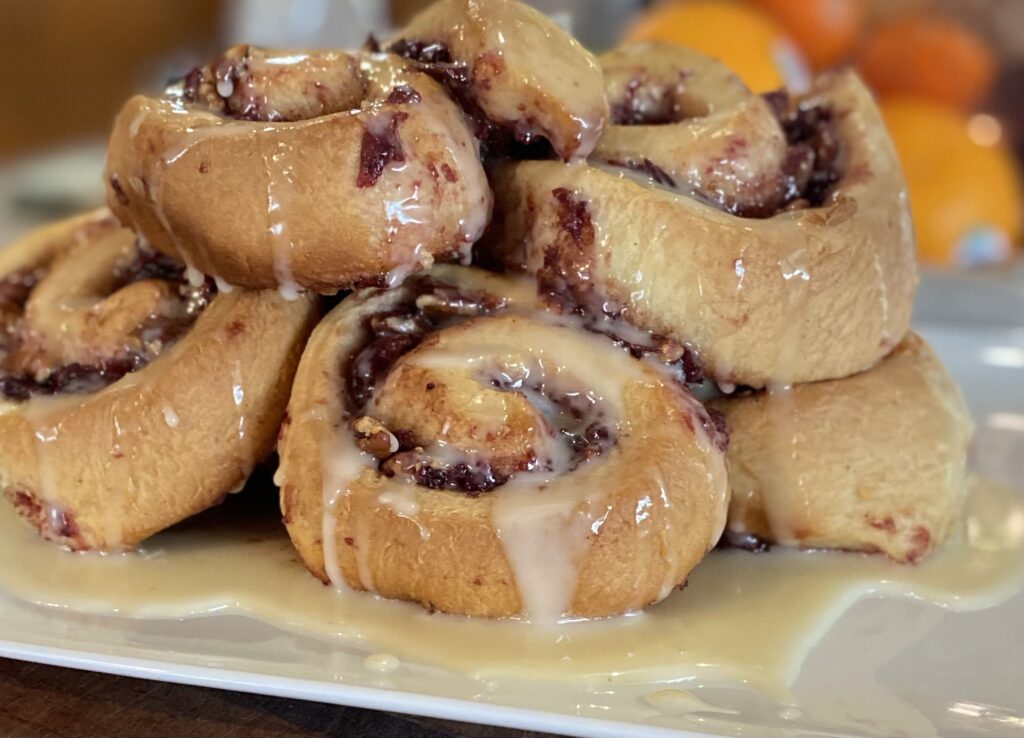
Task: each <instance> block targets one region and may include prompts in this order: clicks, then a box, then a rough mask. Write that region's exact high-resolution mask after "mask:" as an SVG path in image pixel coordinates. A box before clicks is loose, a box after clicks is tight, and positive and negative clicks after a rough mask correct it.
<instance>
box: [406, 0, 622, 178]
mask: <svg viewBox="0 0 1024 738" xmlns="http://www.w3.org/2000/svg"><path fill="white" fill-rule="evenodd" d="M387 48H388V49H389V50H390V51H391V52H393V53H396V54H400V55H401V56H404V57H406V58H408V59H410V60H412V61H413V62H414V63H416V64H417V65H418V66H419V67H420V68H422V69H424V70H425V71H427V72H428V73H430V74H432V75H434V76H435V77H436V78H437V79H439V80H440V81H441V82H442V83H443V84H444V85H445V87H447V88H448V90H449V91H450V92H451V94H452V96H453V97H454V98H455V99H456V100H457V101H458V102H459V103H460V105H462V107H463V109H464V110H465V111H466V112H467V113H468V114H469V116H470V118H471V119H472V120H473V121H474V123H475V126H476V131H477V135H478V136H479V137H480V138H482V139H483V140H484V142H485V144H487V145H488V148H490V149H498V150H499V151H503V150H507V148H508V147H509V145H510V144H512V143H516V144H520V145H529V144H532V143H538V142H539V140H540V139H543V140H544V141H546V142H547V143H548V144H549V145H550V147H551V149H553V150H554V152H555V154H556V155H557V156H559V157H560V158H562V159H565V160H569V159H574V158H584V157H586V156H587V155H588V154H589V153H590V152H591V151H592V150H593V148H594V145H595V144H596V142H597V140H598V137H599V136H600V135H601V131H602V130H603V129H604V127H605V122H606V120H607V118H608V102H607V100H606V99H605V95H604V92H603V90H602V82H601V71H600V69H599V68H598V66H597V62H596V60H595V59H594V57H593V55H591V54H590V52H588V51H587V50H586V49H584V48H583V47H582V46H580V44H579V42H577V41H576V39H574V38H572V36H570V35H569V34H567V33H565V32H564V31H562V29H560V28H559V27H558V26H556V25H555V24H554V23H553V22H552V21H551V20H550V19H548V18H546V17H545V16H544V15H542V14H541V13H539V12H537V11H536V10H534V9H533V8H531V7H529V6H527V5H525V4H523V3H520V2H516V0H439V1H438V2H435V3H433V4H432V5H430V6H429V7H427V8H426V9H425V10H423V11H422V12H421V13H420V14H419V15H417V16H415V17H414V18H413V19H412V20H411V21H410V22H409V24H408V25H406V27H405V28H403V29H402V30H401V31H400V32H399V34H398V36H397V37H396V39H395V40H393V41H392V42H391V43H390V44H389V45H388V47H387Z"/></svg>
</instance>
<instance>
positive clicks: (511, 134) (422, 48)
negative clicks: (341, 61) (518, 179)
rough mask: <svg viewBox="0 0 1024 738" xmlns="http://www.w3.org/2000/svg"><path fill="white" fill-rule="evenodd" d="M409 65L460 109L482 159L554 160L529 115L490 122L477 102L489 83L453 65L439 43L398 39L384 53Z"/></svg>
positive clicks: (464, 66)
mask: <svg viewBox="0 0 1024 738" xmlns="http://www.w3.org/2000/svg"><path fill="white" fill-rule="evenodd" d="M387 50H388V51H390V52H391V53H392V54H396V55H398V56H401V57H403V58H404V59H407V60H408V61H410V62H412V63H413V64H414V65H415V66H416V67H417V68H418V69H419V70H420V71H422V72H424V73H425V74H428V75H430V76H431V77H433V78H434V79H435V80H437V82H439V83H440V84H441V86H443V87H444V88H445V90H447V92H448V94H449V95H450V96H451V98H452V99H453V100H455V102H456V103H457V104H458V105H459V107H460V108H462V112H463V113H464V114H465V116H466V118H467V119H468V120H469V123H470V125H471V126H472V129H473V134H474V135H475V136H476V138H477V139H478V140H479V141H480V150H481V156H483V157H484V158H485V159H491V158H496V157H507V158H514V159H553V158H555V155H554V150H553V149H552V148H551V145H550V144H549V143H548V141H547V140H546V139H544V138H543V137H540V136H537V135H536V134H535V133H534V126H533V120H531V118H530V117H529V116H528V115H525V114H524V117H523V118H521V119H520V120H518V121H516V122H514V123H503V122H498V121H495V120H492V119H491V118H490V117H488V115H487V113H485V112H484V110H483V109H482V108H481V107H480V104H479V103H478V102H477V87H478V86H480V85H482V84H486V83H487V82H488V80H483V81H478V80H476V79H474V75H473V74H472V72H471V70H470V68H469V66H468V65H467V64H465V63H464V62H459V61H455V59H454V58H453V57H452V52H451V49H450V48H448V46H447V45H446V44H443V43H440V42H438V41H421V40H417V39H405V38H403V39H398V40H397V41H395V42H394V43H392V44H391V46H390V47H388V49H387Z"/></svg>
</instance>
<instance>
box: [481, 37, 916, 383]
mask: <svg viewBox="0 0 1024 738" xmlns="http://www.w3.org/2000/svg"><path fill="white" fill-rule="evenodd" d="M603 63H604V64H605V65H606V70H607V80H606V81H607V84H608V85H609V88H610V89H609V96H610V98H611V99H612V103H613V104H612V108H613V120H615V121H617V125H613V126H612V127H611V128H610V130H609V131H608V133H607V134H606V136H605V137H604V138H603V139H602V141H601V142H600V144H599V145H598V147H597V149H596V150H595V152H594V155H593V156H592V157H591V160H590V163H588V164H577V165H573V166H561V165H558V164H555V163H552V162H539V161H529V162H515V163H510V164H507V165H505V166H503V167H502V168H500V169H499V170H497V171H496V173H495V196H496V203H497V205H496V207H497V212H496V219H495V222H494V224H493V227H492V228H491V229H490V230H489V232H488V235H487V237H486V245H485V248H484V249H483V252H484V253H485V254H486V255H487V258H489V259H490V260H491V261H493V262H494V263H496V264H499V265H503V266H505V267H509V268H514V269H519V270H525V271H527V272H530V273H531V274H534V275H535V276H536V277H537V278H538V281H539V283H540V288H541V290H542V291H544V292H546V293H547V294H549V295H551V296H553V297H554V298H555V299H556V300H557V301H558V302H560V303H561V304H563V305H564V306H566V307H567V308H568V309H570V310H575V311H579V312H605V313H609V314H612V315H615V316H617V317H619V318H621V319H624V320H627V321H629V322H631V323H633V324H635V325H637V326H640V327H641V328H643V329H645V330H649V331H653V332H656V333H659V334H662V335H665V336H668V337H670V338H673V339H675V340H677V341H679V342H682V343H685V344H686V345H687V346H689V347H690V348H691V349H692V350H693V352H694V353H695V354H696V356H697V357H698V358H699V360H700V362H701V363H702V365H703V367H704V369H705V372H706V374H707V375H708V377H710V378H712V379H715V380H717V381H719V382H721V383H723V384H743V385H748V386H754V387H763V386H766V385H768V384H789V383H795V382H807V381H816V380H822V379H832V378H838V377H845V376H849V375H851V374H854V373H856V372H859V371H862V370H864V369H867V368H869V367H871V366H873V365H874V364H875V363H877V362H878V361H879V360H880V359H881V358H882V357H884V356H885V355H886V354H887V353H888V352H889V351H890V350H892V348H893V347H894V346H895V345H896V344H898V343H899V341H900V340H901V339H902V338H903V336H904V334H905V333H906V331H907V327H908V324H909V318H910V306H911V302H912V297H913V291H914V286H915V283H916V273H915V266H914V257H913V237H912V230H911V225H910V219H909V213H908V208H907V200H906V192H905V188H904V185H903V180H902V177H901V174H900V171H899V167H898V164H897V161H896V157H895V154H894V152H893V149H892V145H891V143H890V141H889V140H888V137H887V135H886V133H885V128H884V126H883V124H882V121H881V119H880V117H879V114H878V111H877V109H876V107H875V105H874V102H873V101H872V99H871V96H870V94H869V93H868V91H867V90H866V89H865V88H864V86H863V84H862V83H861V81H860V80H859V79H858V78H857V77H856V75H854V74H853V73H852V72H839V73H836V74H833V75H829V76H825V77H822V78H819V79H818V80H817V81H816V82H815V85H814V88H813V89H812V90H811V91H810V92H809V93H808V94H807V95H805V96H802V97H800V98H797V99H793V100H790V99H789V97H788V96H785V95H781V94H776V95H773V96H769V97H768V98H766V99H762V98H758V97H755V96H753V95H752V94H751V93H749V92H747V91H746V90H745V88H743V86H742V84H741V83H740V82H739V81H738V80H735V79H734V78H731V76H729V75H728V73H727V71H725V70H723V69H722V68H721V66H720V65H718V64H717V63H715V62H711V61H710V60H707V59H703V58H701V57H699V56H698V55H696V54H694V53H693V52H686V51H675V52H668V51H666V50H665V49H662V48H659V47H650V46H646V45H645V46H642V47H639V48H627V49H624V50H620V51H616V52H612V53H611V54H610V55H609V56H607V57H605V58H604V59H603ZM673 70H674V72H673Z"/></svg>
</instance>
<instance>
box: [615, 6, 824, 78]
mask: <svg viewBox="0 0 1024 738" xmlns="http://www.w3.org/2000/svg"><path fill="white" fill-rule="evenodd" d="M648 39H656V40H659V41H668V42H670V43H676V44H680V45H682V46H689V47H690V48H692V49H695V50H697V51H700V52H702V53H704V54H707V55H708V56H711V57H714V58H716V59H718V60H720V61H722V62H724V63H725V64H726V65H727V66H728V67H730V68H731V69H732V70H733V72H735V73H736V74H737V75H738V76H739V77H740V79H742V80H743V81H744V82H745V83H746V84H747V86H748V87H750V88H751V89H752V90H754V91H755V92H767V91H769V90H776V89H778V88H779V87H782V86H783V84H784V80H785V79H787V78H791V77H792V76H794V75H795V76H796V77H797V78H800V77H801V76H802V77H803V78H806V62H805V61H804V60H803V58H802V57H801V56H800V53H799V51H798V50H797V49H796V47H795V45H794V44H793V42H792V41H791V40H790V39H789V38H788V37H787V36H786V34H785V32H784V31H783V30H782V28H781V27H780V26H779V25H778V24H777V23H776V22H775V21H774V20H772V19H771V18H770V17H768V16H767V15H765V14H764V13H762V12H760V11H758V10H756V9H754V8H751V7H748V6H745V5H742V4H740V3H735V2H722V1H720V0H719V1H716V0H694V1H693V2H680V1H678V0H676V1H675V2H665V3H661V4H659V5H656V6H654V7H653V8H652V9H651V10H649V11H647V12H646V13H644V14H642V15H641V16H640V17H639V18H637V20H636V21H635V22H634V23H633V25H632V26H631V27H630V28H629V29H628V31H627V32H626V36H625V38H624V39H623V40H625V41H642V40H648Z"/></svg>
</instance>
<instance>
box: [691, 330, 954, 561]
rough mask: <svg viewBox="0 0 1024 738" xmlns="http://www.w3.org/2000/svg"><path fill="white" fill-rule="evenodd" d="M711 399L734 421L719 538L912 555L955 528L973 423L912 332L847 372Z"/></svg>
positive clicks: (949, 381)
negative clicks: (728, 491) (724, 524)
mask: <svg viewBox="0 0 1024 738" xmlns="http://www.w3.org/2000/svg"><path fill="white" fill-rule="evenodd" d="M711 405H712V407H715V408H717V409H719V410H721V411H722V413H724V414H725V417H726V419H727V422H728V424H729V431H730V445H729V451H728V453H727V454H726V461H727V463H728V466H729V485H730V487H731V488H732V499H731V502H730V506H729V522H728V535H727V540H730V541H732V542H733V543H735V544H737V545H753V546H757V545H759V543H760V542H767V543H780V544H783V545H787V546H798V547H802V548H838V549H844V550H852V551H868V552H882V553H885V554H886V555H888V556H889V557H891V558H893V559H895V560H897V561H904V562H915V561H919V560H920V559H921V558H923V557H924V556H926V555H928V554H929V553H931V552H932V551H933V550H934V549H935V548H936V547H938V546H939V545H940V544H941V543H942V542H943V541H944V540H945V539H946V538H947V537H948V535H949V534H950V532H951V531H952V530H953V529H954V527H955V524H956V521H957V518H958V515H959V512H960V509H961V504H962V502H963V498H964V491H965V479H964V475H965V466H966V461H967V446H968V443H969V442H970V438H971V432H972V423H971V419H970V414H969V412H968V410H967V407H966V405H965V404H964V400H963V397H962V396H961V394H960V390H959V388H958V387H957V386H956V384H955V383H954V382H953V380H952V378H951V377H950V376H949V374H948V373H947V372H946V370H945V369H944V368H943V366H942V364H941V363H940V362H939V360H938V359H937V358H936V356H935V354H934V353H933V352H932V350H931V349H930V348H929V347H928V345H927V344H926V343H925V342H924V341H923V340H922V339H921V338H920V337H919V336H917V335H915V334H913V333H911V334H909V335H908V336H907V337H906V338H905V339H904V340H903V341H902V343H900V345H899V346H897V347H896V348H895V349H894V350H893V352H892V353H891V354H890V355H889V356H887V357H886V358H885V359H884V360H883V361H882V362H881V363H880V364H879V365H878V366H877V367H875V368H873V369H871V370H870V371H867V372H864V373H862V374H858V375H856V376H853V377H849V378H847V379H838V380H833V381H828V382H815V383H812V384H801V385H796V386H794V387H792V388H788V389H781V390H776V391H772V392H753V393H749V392H745V393H742V394H740V395H737V396H733V397H724V398H721V399H718V400H713V401H712V402H711Z"/></svg>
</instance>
